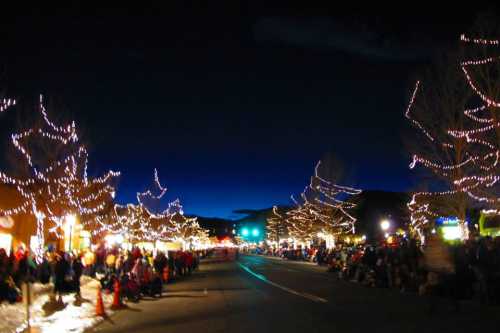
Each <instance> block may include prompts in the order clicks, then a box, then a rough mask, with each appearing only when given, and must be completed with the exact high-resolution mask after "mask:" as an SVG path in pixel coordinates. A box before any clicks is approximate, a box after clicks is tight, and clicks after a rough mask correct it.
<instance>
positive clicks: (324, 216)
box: [287, 161, 361, 243]
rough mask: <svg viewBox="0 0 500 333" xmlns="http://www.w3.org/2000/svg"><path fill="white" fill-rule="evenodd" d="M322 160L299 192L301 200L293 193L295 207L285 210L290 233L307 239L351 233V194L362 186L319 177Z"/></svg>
mask: <svg viewBox="0 0 500 333" xmlns="http://www.w3.org/2000/svg"><path fill="white" fill-rule="evenodd" d="M320 166H321V161H319V162H318V163H317V164H316V167H315V169H314V175H313V176H312V177H311V181H310V183H309V185H308V186H307V187H306V188H305V189H304V191H303V192H302V193H301V196H300V198H301V200H300V202H299V201H297V200H295V199H294V198H293V197H292V200H293V201H294V203H295V205H296V207H295V208H294V209H292V210H290V211H289V212H287V215H288V218H287V221H288V232H289V234H290V235H291V236H292V237H294V238H297V239H299V240H301V241H302V242H308V241H310V240H312V239H313V238H314V237H317V236H319V237H322V238H325V239H326V238H328V239H329V240H330V239H331V243H333V240H334V239H335V238H336V237H339V236H341V235H344V234H348V233H354V231H355V222H356V218H354V217H353V216H352V215H351V214H349V211H350V210H351V209H352V208H354V207H355V206H356V204H355V203H354V202H353V196H355V195H358V194H360V193H361V190H358V189H355V188H352V187H348V186H341V185H338V184H335V183H334V182H332V181H329V180H326V179H324V178H322V177H321V176H320V174H319V168H320Z"/></svg>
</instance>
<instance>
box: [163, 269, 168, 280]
mask: <svg viewBox="0 0 500 333" xmlns="http://www.w3.org/2000/svg"><path fill="white" fill-rule="evenodd" d="M168 273H169V270H168V267H165V268H164V269H163V282H165V283H167V282H168Z"/></svg>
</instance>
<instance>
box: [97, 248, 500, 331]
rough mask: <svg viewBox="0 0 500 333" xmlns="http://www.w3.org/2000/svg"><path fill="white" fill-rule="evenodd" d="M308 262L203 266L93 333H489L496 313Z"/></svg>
mask: <svg viewBox="0 0 500 333" xmlns="http://www.w3.org/2000/svg"><path fill="white" fill-rule="evenodd" d="M325 270H326V269H325V268H323V267H318V266H315V265H313V264H310V263H302V262H289V261H282V260H281V259H277V258H268V257H261V256H250V255H249V256H243V255H242V256H240V258H239V261H231V262H210V261H205V262H202V264H201V267H200V269H199V270H198V271H197V272H195V273H194V274H193V275H192V276H191V277H188V278H186V279H184V280H182V281H180V282H179V283H175V284H172V285H168V286H167V288H166V290H167V291H166V293H165V294H164V296H163V298H161V299H154V300H144V301H142V302H140V303H138V304H131V305H130V306H129V309H127V310H122V311H121V312H119V313H116V314H114V315H113V316H111V318H108V319H107V320H106V321H105V322H103V323H102V324H100V325H98V326H97V327H95V328H94V329H93V330H91V331H92V332H167V331H168V332H184V333H186V332H187V333H189V332H325V331H326V330H331V331H335V332H360V331H370V332H382V331H383V332H396V331H400V332H422V331H426V332H447V331H451V330H453V331H454V332H470V331H473V330H474V331H475V330H477V329H488V328H491V329H493V328H494V327H496V323H497V312H498V309H495V308H480V307H479V306H478V305H476V303H472V302H469V303H464V304H462V309H461V311H460V313H454V312H453V311H452V310H451V306H450V304H449V303H448V302H446V301H444V300H443V301H442V302H441V303H440V307H439V310H438V312H437V313H435V314H432V315H431V314H428V312H427V310H428V307H427V303H426V300H425V299H424V298H422V297H418V296H416V295H409V294H400V293H398V292H397V291H394V290H387V289H376V288H365V287H362V286H359V285H357V284H354V283H349V282H344V281H337V280H336V279H335V277H334V276H333V274H331V273H327V272H325Z"/></svg>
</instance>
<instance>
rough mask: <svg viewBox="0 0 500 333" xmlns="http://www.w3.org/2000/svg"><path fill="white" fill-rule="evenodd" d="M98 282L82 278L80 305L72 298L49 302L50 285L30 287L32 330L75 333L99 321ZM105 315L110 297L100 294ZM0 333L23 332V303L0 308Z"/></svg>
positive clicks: (24, 311) (71, 295)
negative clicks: (97, 310) (97, 305)
mask: <svg viewBox="0 0 500 333" xmlns="http://www.w3.org/2000/svg"><path fill="white" fill-rule="evenodd" d="M98 286H99V282H98V281H97V280H95V279H91V278H89V277H85V276H83V277H82V279H81V294H82V299H81V301H76V299H75V294H68V295H65V296H63V298H62V300H63V303H62V304H59V303H57V302H53V301H51V300H50V298H51V295H52V288H53V287H52V285H51V284H47V285H42V284H39V283H35V284H33V285H32V288H33V295H34V300H33V302H32V305H31V309H30V313H31V320H30V322H31V326H32V327H36V328H38V330H39V331H40V332H47V333H48V332H75V333H80V332H83V331H84V330H85V329H87V328H89V327H91V326H93V325H95V324H97V323H98V322H99V321H102V320H103V318H101V317H97V316H96V315H95V308H96V300H97V289H98ZM102 296H103V301H104V306H105V308H106V313H107V314H111V311H110V310H109V306H110V305H111V303H112V301H113V295H112V294H110V295H106V294H104V293H103V294H102ZM0 318H1V320H0V333H4V332H5V333H15V332H22V331H23V330H24V329H25V328H26V310H25V306H24V304H23V303H15V304H7V303H2V304H0Z"/></svg>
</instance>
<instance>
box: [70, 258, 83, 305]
mask: <svg viewBox="0 0 500 333" xmlns="http://www.w3.org/2000/svg"><path fill="white" fill-rule="evenodd" d="M71 268H72V269H73V287H74V289H75V292H76V297H77V298H80V297H81V294H80V278H81V276H82V274H83V264H82V260H81V258H80V257H76V258H75V260H73V264H72V267H71Z"/></svg>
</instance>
